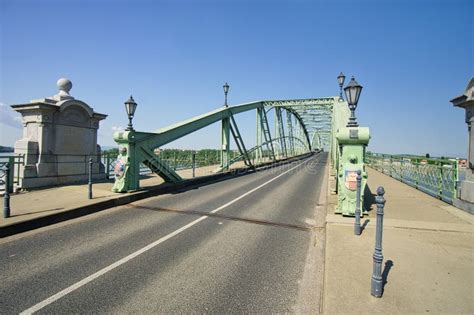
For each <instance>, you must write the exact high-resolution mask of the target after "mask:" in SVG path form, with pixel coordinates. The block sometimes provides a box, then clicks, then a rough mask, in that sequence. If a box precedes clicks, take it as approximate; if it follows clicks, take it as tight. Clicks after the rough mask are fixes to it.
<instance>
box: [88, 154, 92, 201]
mask: <svg viewBox="0 0 474 315" xmlns="http://www.w3.org/2000/svg"><path fill="white" fill-rule="evenodd" d="M89 199H92V158H90V159H89Z"/></svg>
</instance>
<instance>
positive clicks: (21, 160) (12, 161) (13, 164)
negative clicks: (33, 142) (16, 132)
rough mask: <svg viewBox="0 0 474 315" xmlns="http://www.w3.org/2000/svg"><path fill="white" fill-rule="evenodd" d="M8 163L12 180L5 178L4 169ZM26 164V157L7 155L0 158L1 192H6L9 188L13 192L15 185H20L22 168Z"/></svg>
mask: <svg viewBox="0 0 474 315" xmlns="http://www.w3.org/2000/svg"><path fill="white" fill-rule="evenodd" d="M6 163H9V167H10V178H9V179H8V183H7V179H6V178H4V177H5V172H4V168H5V165H6ZM24 164H25V156H24V155H5V156H0V177H1V178H2V180H1V181H0V191H5V187H6V186H8V187H9V191H10V192H13V187H14V185H18V183H19V180H20V166H23V165H24Z"/></svg>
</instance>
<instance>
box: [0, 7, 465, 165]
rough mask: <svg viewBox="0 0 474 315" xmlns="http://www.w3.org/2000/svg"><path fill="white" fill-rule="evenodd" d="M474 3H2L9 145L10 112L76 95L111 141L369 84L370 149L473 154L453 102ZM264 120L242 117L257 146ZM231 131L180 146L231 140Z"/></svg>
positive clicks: (364, 119) (364, 118)
mask: <svg viewBox="0 0 474 315" xmlns="http://www.w3.org/2000/svg"><path fill="white" fill-rule="evenodd" d="M473 10H474V4H473V2H472V1H457V0H446V1H436V0H433V1H428V0H426V1H424V0H411V1H408V0H407V1H404V0H400V1H368V0H367V1H355V0H354V1H349V0H347V1H345V0H344V1H259V0H255V1H238V0H234V1H197V0H196V1H191V0H190V1H139V0H138V1H105V0H102V1H100V0H98V1H87V0H86V1H73V0H71V1H47V0H43V1H42V0H36V1H25V0H15V1H13V0H2V1H0V27H1V30H0V31H1V41H0V45H1V50H0V102H1V104H3V105H1V104H0V105H1V106H0V115H1V119H0V130H1V136H0V144H2V145H13V144H14V142H15V140H17V139H19V138H20V137H21V126H20V124H19V122H18V117H17V116H15V114H14V113H12V112H11V111H10V110H9V108H8V107H7V106H6V105H10V104H18V103H26V102H29V100H31V99H35V98H41V97H46V96H51V95H53V94H55V93H56V83H55V82H56V80H57V79H58V78H60V77H67V78H69V79H71V81H72V82H73V85H74V86H73V89H72V91H71V94H72V95H73V96H75V97H76V98H78V99H81V100H83V101H85V102H87V103H88V104H90V105H91V106H92V107H93V108H94V109H95V110H96V111H98V112H101V113H106V114H108V115H109V116H108V118H107V119H106V120H105V121H103V123H101V127H100V136H99V143H100V144H102V145H106V146H109V145H113V139H112V132H113V130H114V129H117V128H119V127H124V126H126V123H127V121H126V116H125V113H124V106H123V102H124V101H125V100H126V99H127V98H128V96H129V95H130V94H133V96H134V98H135V100H136V101H137V103H138V106H139V107H138V109H137V113H136V118H135V120H134V123H135V126H136V129H139V130H141V131H153V130H155V129H157V128H160V127H164V126H167V125H169V124H171V123H174V122H177V121H179V120H183V119H185V118H189V117H192V116H195V115H198V114H201V113H204V112H207V111H210V110H212V109H215V108H217V107H218V106H221V105H222V103H223V92H222V85H223V83H224V82H225V81H228V82H229V84H230V86H231V89H230V93H229V102H230V103H231V104H237V103H243V102H247V101H252V100H260V99H288V98H310V97H323V96H332V95H337V94H338V85H337V82H336V76H337V75H338V74H339V72H340V71H343V72H344V73H345V74H346V75H347V76H348V79H349V77H350V76H351V75H355V76H356V79H357V80H358V82H359V83H360V84H362V85H363V86H364V90H363V92H362V96H361V99H360V102H359V107H358V109H357V117H358V120H359V123H360V124H361V125H363V126H369V127H370V128H371V133H372V139H371V143H370V145H369V149H370V150H372V151H375V152H385V153H418V154H424V153H426V152H429V153H431V154H432V155H450V156H465V155H466V151H467V127H466V125H465V123H464V114H463V111H462V110H461V109H458V108H454V107H453V106H452V105H451V103H450V102H449V100H450V99H452V98H453V97H455V96H458V95H460V94H461V93H462V92H463V90H464V88H465V86H466V84H467V82H468V80H469V78H470V77H471V76H473V75H474V50H473V38H474V24H473V23H474V22H473V17H472V12H473ZM254 119H255V116H254V113H252V114H248V115H244V116H242V117H240V118H239V120H238V121H239V125H240V129H241V131H242V133H243V134H244V139H246V141H247V142H249V143H253V142H254V138H255V137H254V132H255V121H254ZM218 127H219V126H218V125H215V126H211V127H208V128H206V129H203V130H202V131H200V132H198V133H197V134H195V135H193V136H189V137H186V138H184V139H182V140H181V141H178V142H176V143H173V144H172V146H179V147H183V148H203V147H214V148H217V147H218V145H219V142H220V140H219V132H218Z"/></svg>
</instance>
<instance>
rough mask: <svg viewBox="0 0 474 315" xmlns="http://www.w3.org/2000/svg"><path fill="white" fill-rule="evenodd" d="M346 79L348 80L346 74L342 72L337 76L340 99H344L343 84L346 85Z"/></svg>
mask: <svg viewBox="0 0 474 315" xmlns="http://www.w3.org/2000/svg"><path fill="white" fill-rule="evenodd" d="M344 80H346V76H345V75H344V73H342V72H341V73H340V74H339V76H338V77H337V82H339V99H341V100H342V99H343V98H342V86H343V85H344Z"/></svg>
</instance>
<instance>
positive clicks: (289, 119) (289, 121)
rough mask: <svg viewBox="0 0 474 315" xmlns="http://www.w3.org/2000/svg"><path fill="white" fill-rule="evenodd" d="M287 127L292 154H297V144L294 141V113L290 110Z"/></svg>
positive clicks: (287, 114)
mask: <svg viewBox="0 0 474 315" xmlns="http://www.w3.org/2000/svg"><path fill="white" fill-rule="evenodd" d="M286 129H287V130H288V144H289V148H290V155H291V156H293V155H295V144H294V142H293V139H294V137H293V121H292V115H291V113H290V112H289V111H287V112H286Z"/></svg>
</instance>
